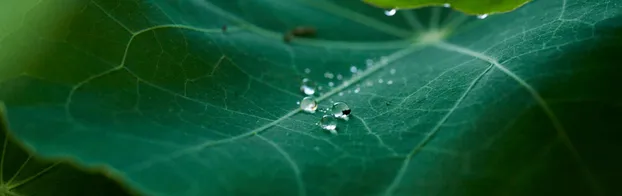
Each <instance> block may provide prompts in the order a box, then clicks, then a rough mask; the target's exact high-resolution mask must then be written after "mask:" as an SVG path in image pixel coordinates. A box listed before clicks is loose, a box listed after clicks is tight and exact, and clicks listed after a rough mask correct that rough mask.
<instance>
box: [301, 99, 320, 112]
mask: <svg viewBox="0 0 622 196" xmlns="http://www.w3.org/2000/svg"><path fill="white" fill-rule="evenodd" d="M300 109H302V111H305V112H308V113H315V110H317V101H315V99H314V98H313V97H305V98H302V101H300Z"/></svg>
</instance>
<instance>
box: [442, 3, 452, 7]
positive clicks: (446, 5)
mask: <svg viewBox="0 0 622 196" xmlns="http://www.w3.org/2000/svg"><path fill="white" fill-rule="evenodd" d="M443 7H451V4H449V3H445V4H443Z"/></svg>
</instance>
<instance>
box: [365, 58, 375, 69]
mask: <svg viewBox="0 0 622 196" xmlns="http://www.w3.org/2000/svg"><path fill="white" fill-rule="evenodd" d="M365 65H366V66H367V68H370V67H372V66H374V60H371V59H367V60H365Z"/></svg>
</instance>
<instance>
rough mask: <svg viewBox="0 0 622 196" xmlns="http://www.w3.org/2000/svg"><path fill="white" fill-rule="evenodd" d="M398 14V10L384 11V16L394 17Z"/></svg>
mask: <svg viewBox="0 0 622 196" xmlns="http://www.w3.org/2000/svg"><path fill="white" fill-rule="evenodd" d="M396 12H397V10H396V9H391V10H385V11H384V15H387V16H393V15H395V13H396Z"/></svg>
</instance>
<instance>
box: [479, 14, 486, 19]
mask: <svg viewBox="0 0 622 196" xmlns="http://www.w3.org/2000/svg"><path fill="white" fill-rule="evenodd" d="M486 17H488V14H482V15H477V18H479V19H484V18H486Z"/></svg>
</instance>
